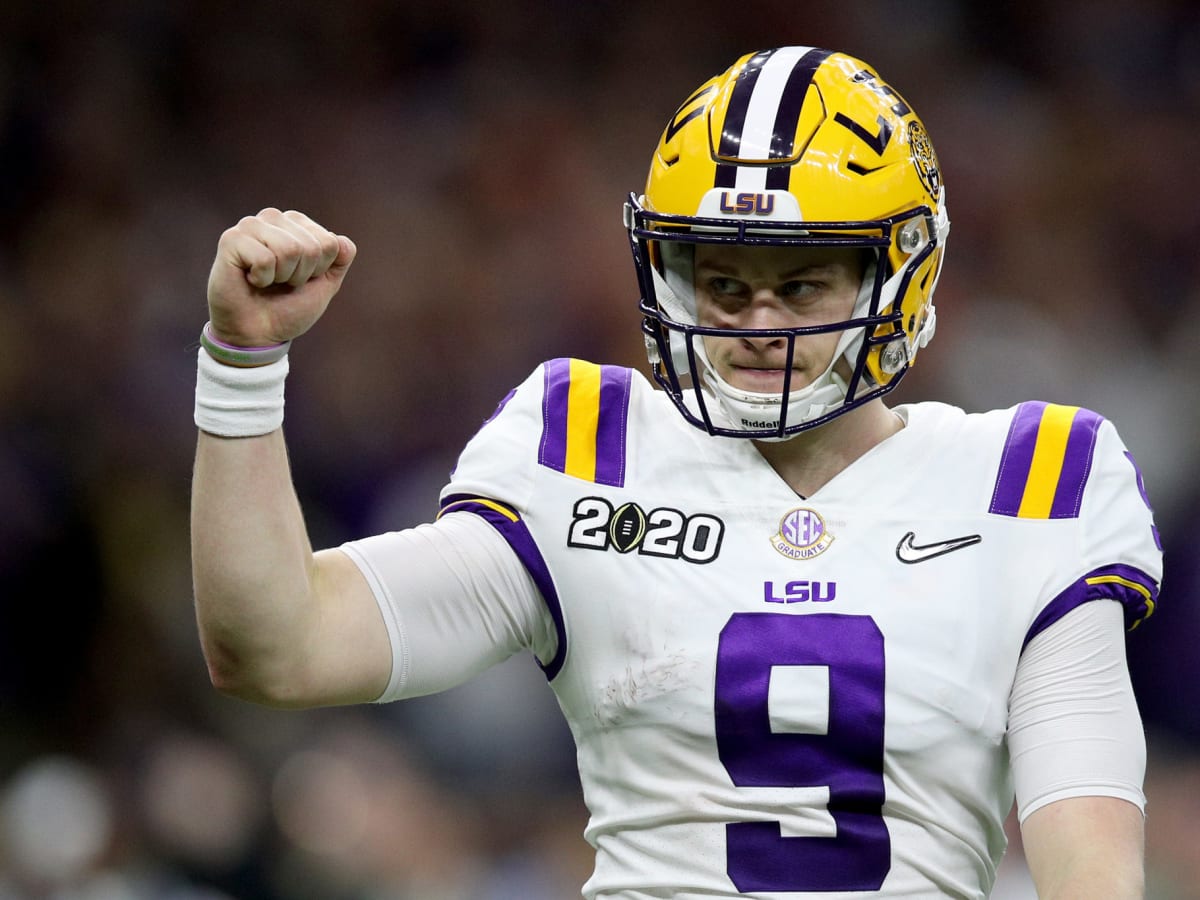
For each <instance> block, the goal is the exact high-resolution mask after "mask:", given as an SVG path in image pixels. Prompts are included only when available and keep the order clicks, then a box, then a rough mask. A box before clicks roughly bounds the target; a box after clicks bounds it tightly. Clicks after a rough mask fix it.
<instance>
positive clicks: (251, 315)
mask: <svg viewBox="0 0 1200 900" xmlns="http://www.w3.org/2000/svg"><path fill="white" fill-rule="evenodd" d="M357 252H358V250H357V248H356V247H355V246H354V242H353V241H351V240H350V239H349V238H348V237H345V236H344V235H338V234H334V233H333V232H332V231H328V230H326V229H325V228H323V227H321V226H320V225H318V224H317V223H316V222H314V221H313V220H312V219H310V218H309V217H308V216H306V215H304V213H301V212H296V211H295V210H289V211H287V212H280V211H279V210H277V209H273V208H268V209H264V210H263V211H262V212H260V213H259V214H258V215H256V216H247V217H246V218H244V219H242V220H241V221H240V222H238V223H237V225H235V226H234V227H232V228H230V229H229V230H228V231H226V232H225V233H224V234H222V235H221V240H220V242H219V243H218V244H217V258H216V259H215V260H214V261H213V267H212V271H211V272H210V273H209V276H208V315H209V319H210V320H211V321H212V330H213V332H214V333H215V335H216V337H218V338H219V339H221V340H223V341H225V342H226V343H229V344H234V345H236V346H239V347H262V346H266V345H269V344H278V343H282V342H284V341H290V340H292V339H293V338H296V337H299V336H300V335H302V334H304V332H306V331H308V329H309V328H311V327H312V326H313V325H314V324H315V323H316V321H317V319H319V318H321V315H322V313H324V312H325V308H326V307H327V306H328V305H329V301H330V300H332V299H333V295H334V294H336V293H337V292H338V289H339V288H340V287H341V286H342V279H344V278H345V277H346V271H347V270H348V269H349V268H350V263H352V262H353V261H354V255H355V254H356V253H357Z"/></svg>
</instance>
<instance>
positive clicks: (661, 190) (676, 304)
mask: <svg viewBox="0 0 1200 900" xmlns="http://www.w3.org/2000/svg"><path fill="white" fill-rule="evenodd" d="M625 224H626V228H627V229H628V232H629V237H630V244H631V249H632V250H633V257H634V263H635V265H636V267H637V271H638V280H639V284H640V287H641V298H640V309H641V312H642V316H643V324H642V328H643V332H644V334H645V337H646V343H647V352H648V355H649V359H650V363H651V367H652V370H653V374H654V377H655V379H656V381H657V382H658V384H659V385H660V386H662V387H663V388H664V389H665V390H666V392H667V393H668V395H669V396H670V397H671V398H672V400H673V401H674V403H675V405H676V407H677V408H678V409H679V411H680V412H681V413H682V415H683V416H684V418H685V419H686V420H687V421H688V422H690V423H691V424H693V425H695V426H697V427H699V428H703V429H704V430H706V431H708V432H709V433H710V434H715V435H724V436H730V437H749V438H753V439H756V440H783V439H787V438H789V437H792V436H794V435H796V434H799V433H800V432H802V431H806V430H808V429H811V428H815V427H818V426H820V425H822V424H824V423H826V422H828V421H829V420H831V419H832V418H834V417H836V416H838V415H841V414H843V413H845V412H848V411H850V410H852V409H855V408H857V407H859V406H861V405H863V404H864V403H867V402H870V401H871V400H873V399H875V398H877V397H881V396H882V395H884V394H886V393H887V392H888V391H891V390H893V389H894V388H895V387H896V386H897V385H898V384H899V382H900V380H901V378H902V377H903V376H904V374H905V373H906V372H907V370H908V368H909V366H910V365H911V364H912V362H913V360H914V359H915V357H916V355H917V351H918V350H920V349H921V347H923V346H924V345H925V344H926V343H927V342H928V341H929V338H930V337H931V336H932V334H933V328H934V323H935V318H934V312H933V303H932V296H933V289H934V286H935V285H936V282H937V278H938V274H939V272H940V269H941V261H942V257H943V249H944V244H945V239H946V234H947V232H948V229H949V220H948V218H947V215H946V207H945V193H944V189H943V187H942V180H941V171H940V169H939V167H938V163H937V156H936V154H935V153H934V151H933V146H932V144H931V143H930V141H929V138H928V135H927V134H926V132H925V129H924V125H923V124H922V123H921V121H920V119H919V118H918V117H917V116H916V114H915V113H914V112H913V110H912V108H911V107H910V106H909V105H908V103H907V102H906V101H905V100H904V99H903V98H902V97H901V96H900V95H899V93H897V92H896V91H895V90H894V89H893V88H892V87H891V86H889V85H888V84H887V83H885V82H884V81H883V80H882V79H881V78H880V77H879V75H877V74H876V73H875V72H874V71H873V70H872V69H871V68H870V67H869V66H867V64H866V63H864V62H862V61H861V60H858V59H855V58H853V57H851V56H848V55H846V54H844V53H835V52H832V51H829V50H822V49H819V48H813V47H781V48H777V49H774V50H762V51H758V52H755V53H750V54H747V55H745V56H743V57H742V58H741V59H739V60H738V61H737V62H735V63H734V65H733V66H731V67H730V68H729V69H728V70H726V71H725V72H724V73H722V74H720V75H717V76H716V77H714V78H712V79H710V80H709V81H707V82H705V83H704V84H703V85H701V86H700V88H699V89H697V90H696V91H693V92H692V93H691V95H689V97H688V99H687V100H685V101H684V103H683V104H682V105H681V106H680V108H679V109H678V110H677V111H676V112H675V114H674V115H673V116H672V117H671V119H670V120H669V121H668V123H667V126H666V128H665V129H664V131H663V133H662V137H661V139H660V141H659V144H658V147H657V148H656V150H655V153H654V156H653V159H652V161H651V167H650V173H649V176H648V177H647V181H646V188H645V191H644V193H643V194H641V195H633V194H631V195H630V197H629V202H628V203H627V205H626V215H625ZM714 243H715V244H729V245H737V246H745V247H839V248H847V247H853V248H862V249H863V250H865V251H867V252H868V254H869V259H870V264H869V265H867V266H866V267H865V271H866V276H865V277H864V278H863V281H862V284H861V287H860V290H859V291H858V295H857V302H855V303H854V304H853V309H852V310H850V311H849V313H848V314H847V315H848V318H845V319H844V321H837V322H822V323H821V324H817V325H811V324H809V323H811V322H813V321H814V320H813V319H811V318H810V319H803V318H797V319H796V320H795V321H798V322H804V323H805V325H804V327H794V328H791V327H788V328H780V329H775V330H755V331H750V330H746V329H733V328H712V327H706V326H702V325H701V324H700V320H699V318H698V316H697V306H696V302H695V290H696V285H695V280H694V277H693V273H692V271H691V266H690V263H689V260H690V259H691V256H690V254H693V253H694V252H695V249H696V248H697V247H698V246H700V245H702V244H714ZM843 296H844V295H843ZM839 315H840V313H839ZM719 321H722V322H724V321H725V320H724V319H723V318H721V319H719ZM781 321H782V322H783V324H787V320H781ZM815 321H820V320H819V319H818V320H815ZM831 333H838V339H837V345H836V349H835V350H834V352H833V356H832V359H831V360H830V361H829V365H828V366H827V367H826V370H825V371H824V372H822V373H820V374H817V375H816V377H815V378H812V379H811V382H810V381H809V379H810V377H811V376H812V372H813V370H812V369H811V368H809V367H807V366H805V365H804V363H807V362H808V359H807V357H806V356H805V354H806V353H807V352H808V350H810V349H811V348H812V344H813V340H812V339H813V338H814V336H817V335H821V334H831ZM705 338H709V339H710V340H711V339H713V338H721V339H743V340H751V339H753V338H777V339H779V340H781V341H783V342H785V344H786V366H787V367H786V368H785V369H784V370H783V376H784V380H783V382H782V385H781V388H782V389H781V391H780V392H779V393H762V394H759V393H755V392H752V391H745V390H740V389H738V388H737V387H734V386H732V385H730V384H728V383H727V381H726V380H725V379H722V378H721V377H720V376H719V375H718V374H717V372H716V370H715V368H714V365H713V360H712V359H710V351H711V352H712V353H717V352H718V351H717V350H716V349H715V348H712V347H711V345H710V348H708V349H706V347H705ZM741 349H744V348H741ZM778 349H779V347H777V346H774V347H772V361H771V362H770V363H769V365H770V366H771V368H772V369H773V370H774V369H775V367H776V362H775V360H778V353H777V352H775V351H777V350H778ZM798 349H800V350H801V351H802V352H801V356H800V357H799V362H800V364H801V365H800V367H799V369H797V368H796V367H795V364H796V362H797V355H796V353H797V350H798ZM728 350H729V345H723V346H722V347H721V349H720V354H719V355H720V356H721V365H722V367H724V366H725V365H726V363H727V362H728V361H729V360H728V358H727V357H726V356H725V353H726V351H728ZM781 364H782V363H781ZM797 371H804V372H806V373H807V374H805V375H802V376H801V377H802V378H803V379H804V381H805V382H806V383H805V384H803V385H802V386H800V387H797V388H795V389H793V388H792V386H791V379H792V377H793V375H794V374H795V372H797ZM742 383H750V384H754V383H764V384H765V383H772V382H769V380H761V381H760V380H757V379H752V380H750V381H742ZM773 383H774V384H780V382H779V381H778V380H776V381H774V382H773Z"/></svg>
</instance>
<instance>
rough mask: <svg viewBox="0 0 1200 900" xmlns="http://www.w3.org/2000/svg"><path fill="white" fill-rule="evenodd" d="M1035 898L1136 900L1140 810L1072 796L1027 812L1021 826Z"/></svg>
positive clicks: (1141, 880) (1141, 877) (1141, 878)
mask: <svg viewBox="0 0 1200 900" xmlns="http://www.w3.org/2000/svg"><path fill="white" fill-rule="evenodd" d="M1021 832H1022V836H1023V842H1024V844H1025V856H1026V860H1027V861H1028V863H1029V870H1030V872H1031V873H1032V875H1033V879H1034V883H1035V884H1036V885H1037V890H1038V897H1039V898H1040V900H1092V898H1095V897H1105V898H1109V900H1141V898H1142V897H1144V896H1145V874H1144V862H1143V859H1144V838H1143V819H1142V812H1141V810H1139V809H1138V808H1137V807H1136V806H1134V805H1133V804H1132V803H1128V802H1126V801H1124V800H1118V799H1115V798H1112V797H1075V798H1072V799H1069V800H1060V801H1058V802H1057V803H1051V804H1049V805H1048V806H1044V807H1042V808H1041V809H1039V810H1037V811H1036V812H1034V813H1032V814H1031V815H1030V816H1029V818H1028V819H1026V820H1025V822H1024V823H1023V824H1022V826H1021Z"/></svg>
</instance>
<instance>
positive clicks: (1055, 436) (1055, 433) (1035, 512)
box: [1017, 403, 1079, 519]
mask: <svg viewBox="0 0 1200 900" xmlns="http://www.w3.org/2000/svg"><path fill="white" fill-rule="evenodd" d="M1078 411H1079V407H1078V406H1059V405H1058V404H1055V403H1051V404H1049V405H1047V406H1046V411H1045V412H1044V413H1043V414H1042V423H1041V425H1039V426H1038V431H1037V442H1036V443H1035V444H1034V446H1033V461H1032V462H1031V463H1030V466H1029V477H1028V478H1027V479H1026V481H1025V493H1024V495H1023V496H1022V497H1021V506H1020V508H1019V509H1018V510H1017V517H1018V518H1021V519H1048V518H1050V507H1051V506H1053V505H1054V493H1055V491H1056V490H1057V489H1058V478H1059V475H1061V474H1062V467H1063V461H1064V460H1065V459H1066V455H1067V438H1069V437H1070V436H1071V423H1072V422H1073V421H1074V420H1075V413H1077V412H1078Z"/></svg>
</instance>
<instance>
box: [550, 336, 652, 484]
mask: <svg viewBox="0 0 1200 900" xmlns="http://www.w3.org/2000/svg"><path fill="white" fill-rule="evenodd" d="M545 373H546V374H545V378H546V389H545V393H544V399H543V401H542V440H541V444H540V445H539V448H538V462H539V463H541V464H542V465H543V466H546V467H547V468H550V469H554V470H555V471H558V472H562V473H564V474H566V475H570V476H572V477H573V478H579V479H582V480H584V481H591V482H595V483H598V484H607V485H611V486H614V487H621V486H622V485H624V483H625V461H626V449H625V448H626V426H627V424H628V416H629V395H630V385H631V382H632V371H631V370H629V369H623V368H621V367H620V366H599V365H596V364H595V363H589V362H584V361H583V360H579V359H556V360H551V361H550V362H548V363H546V366H545Z"/></svg>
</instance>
